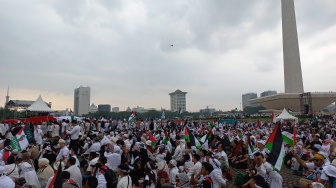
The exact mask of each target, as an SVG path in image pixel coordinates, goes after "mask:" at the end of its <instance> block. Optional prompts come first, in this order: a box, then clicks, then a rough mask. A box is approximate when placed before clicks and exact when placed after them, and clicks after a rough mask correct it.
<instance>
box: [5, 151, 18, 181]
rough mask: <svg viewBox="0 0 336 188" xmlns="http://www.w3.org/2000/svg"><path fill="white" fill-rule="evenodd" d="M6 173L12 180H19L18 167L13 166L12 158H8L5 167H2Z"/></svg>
mask: <svg viewBox="0 0 336 188" xmlns="http://www.w3.org/2000/svg"><path fill="white" fill-rule="evenodd" d="M4 167H5V169H6V172H7V176H8V177H10V178H12V179H13V180H15V179H18V178H19V167H18V166H17V165H16V164H15V158H14V156H9V157H8V159H7V165H6V166H4Z"/></svg>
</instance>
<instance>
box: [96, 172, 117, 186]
mask: <svg viewBox="0 0 336 188" xmlns="http://www.w3.org/2000/svg"><path fill="white" fill-rule="evenodd" d="M100 169H101V170H103V171H104V173H103V174H104V177H105V180H106V187H108V188H110V187H111V188H116V187H117V184H118V177H117V175H116V173H115V172H114V171H112V170H111V169H109V168H108V167H105V168H104V167H102V168H100Z"/></svg>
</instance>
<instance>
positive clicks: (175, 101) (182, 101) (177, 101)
mask: <svg viewBox="0 0 336 188" xmlns="http://www.w3.org/2000/svg"><path fill="white" fill-rule="evenodd" d="M186 94H187V92H182V91H181V90H179V89H178V90H176V91H174V92H173V93H169V95H170V111H172V112H176V111H179V110H180V109H181V111H182V112H184V111H186V109H187V108H186V106H187V105H186V104H187V101H186Z"/></svg>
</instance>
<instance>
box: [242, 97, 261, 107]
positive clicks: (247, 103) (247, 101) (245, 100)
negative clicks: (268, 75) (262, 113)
mask: <svg viewBox="0 0 336 188" xmlns="http://www.w3.org/2000/svg"><path fill="white" fill-rule="evenodd" d="M256 98H258V95H257V94H256V93H246V94H243V95H242V103H243V109H244V108H245V107H246V106H251V107H257V106H258V105H257V104H251V103H250V99H256Z"/></svg>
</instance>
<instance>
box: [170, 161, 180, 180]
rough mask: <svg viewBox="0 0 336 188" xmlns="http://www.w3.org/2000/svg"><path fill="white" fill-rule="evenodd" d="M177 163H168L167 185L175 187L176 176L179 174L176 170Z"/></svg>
mask: <svg viewBox="0 0 336 188" xmlns="http://www.w3.org/2000/svg"><path fill="white" fill-rule="evenodd" d="M176 165H177V162H176V161H175V160H174V159H172V160H171V161H169V164H168V168H169V183H170V184H172V185H173V186H176V176H177V174H178V173H179V171H178V168H177V167H176Z"/></svg>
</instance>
